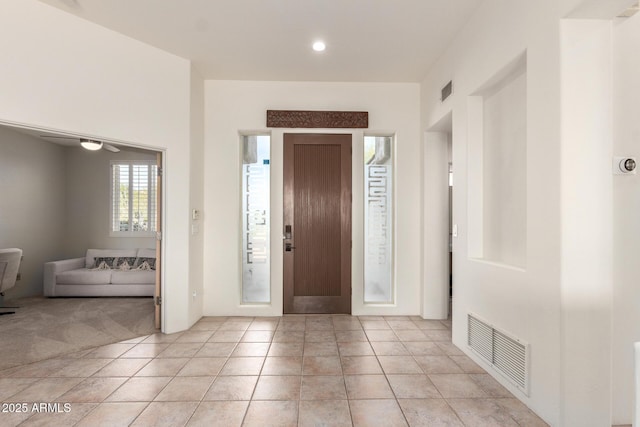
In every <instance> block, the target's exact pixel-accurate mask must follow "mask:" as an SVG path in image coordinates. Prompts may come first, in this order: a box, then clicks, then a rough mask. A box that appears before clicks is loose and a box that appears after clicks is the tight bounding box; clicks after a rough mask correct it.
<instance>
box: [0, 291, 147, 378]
mask: <svg viewBox="0 0 640 427" xmlns="http://www.w3.org/2000/svg"><path fill="white" fill-rule="evenodd" d="M5 305H7V306H18V307H20V308H18V309H15V311H16V314H12V315H7V316H0V370H2V369H6V368H11V367H13V366H18V365H23V364H27V363H32V362H36V361H39V360H43V359H48V358H51V357H56V356H60V355H63V354H68V353H73V352H76V351H79V350H83V349H87V348H92V347H96V346H101V345H105V344H109V343H114V342H118V341H123V340H127V339H130V338H134V337H139V336H142V335H149V334H152V333H154V332H157V331H156V329H155V328H154V317H153V316H154V306H153V298H51V299H50V298H43V297H34V298H22V299H18V300H13V301H6V302H5ZM2 311H6V310H2ZM12 311H13V310H12Z"/></svg>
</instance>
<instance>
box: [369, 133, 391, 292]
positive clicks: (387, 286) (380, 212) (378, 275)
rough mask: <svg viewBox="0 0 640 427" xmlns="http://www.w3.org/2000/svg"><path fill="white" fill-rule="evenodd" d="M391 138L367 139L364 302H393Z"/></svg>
mask: <svg viewBox="0 0 640 427" xmlns="http://www.w3.org/2000/svg"><path fill="white" fill-rule="evenodd" d="M391 142H392V137H390V136H365V137H364V163H365V165H364V187H365V188H364V195H365V196H364V197H365V200H364V209H365V212H364V227H365V228H364V230H365V232H364V248H365V257H364V301H365V302H366V303H391V302H393V281H392V271H393V269H392V265H393V248H392V239H391V238H392V230H393V227H392V224H393V221H392V218H393V217H392V215H393V198H392V188H393V185H392V184H393V181H392V176H393V159H392V156H391Z"/></svg>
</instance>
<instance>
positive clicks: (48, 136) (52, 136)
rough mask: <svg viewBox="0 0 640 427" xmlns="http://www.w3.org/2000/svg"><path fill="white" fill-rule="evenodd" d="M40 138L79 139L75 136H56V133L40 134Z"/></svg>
mask: <svg viewBox="0 0 640 427" xmlns="http://www.w3.org/2000/svg"><path fill="white" fill-rule="evenodd" d="M40 138H55V139H68V140H70V141H79V140H80V138H78V137H75V136H57V135H40Z"/></svg>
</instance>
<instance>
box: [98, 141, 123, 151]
mask: <svg viewBox="0 0 640 427" xmlns="http://www.w3.org/2000/svg"><path fill="white" fill-rule="evenodd" d="M102 148H104V149H105V150H107V151H111V152H112V153H119V152H120V149H119V148H118V147H115V146H113V145H111V144H105V143H102Z"/></svg>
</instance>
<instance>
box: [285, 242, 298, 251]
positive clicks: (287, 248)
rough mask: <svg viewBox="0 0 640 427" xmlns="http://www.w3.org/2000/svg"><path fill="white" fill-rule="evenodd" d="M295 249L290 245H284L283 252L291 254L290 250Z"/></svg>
mask: <svg viewBox="0 0 640 427" xmlns="http://www.w3.org/2000/svg"><path fill="white" fill-rule="evenodd" d="M295 248H296V247H295V246H293V245H292V244H291V243H285V244H284V250H285V252H291V250H292V249H295Z"/></svg>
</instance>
